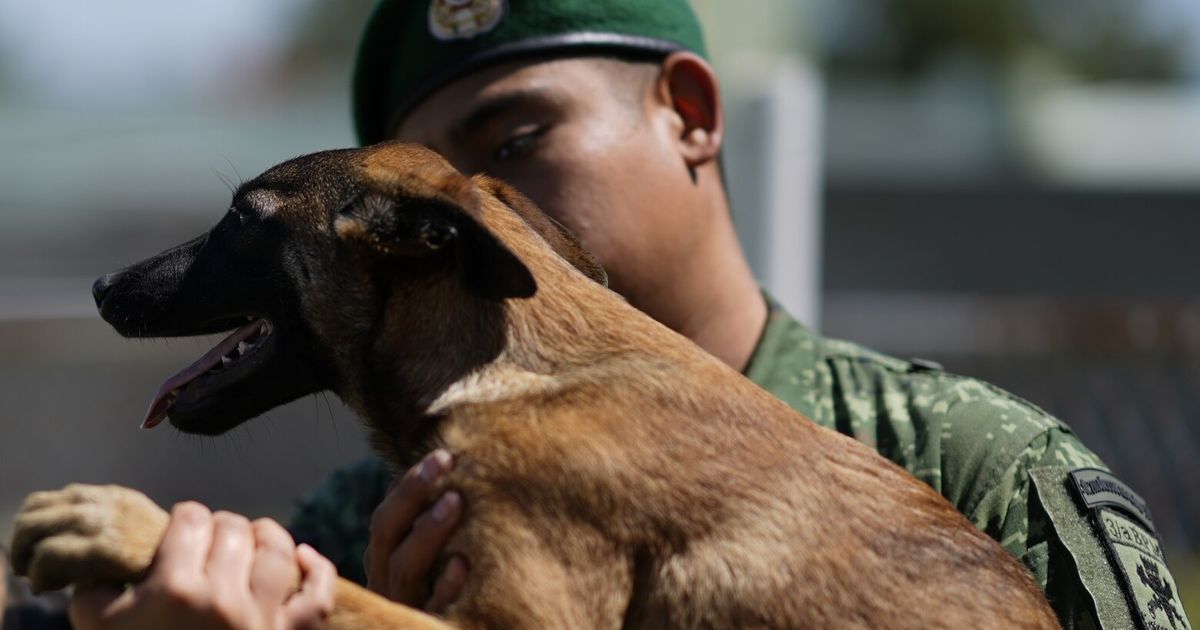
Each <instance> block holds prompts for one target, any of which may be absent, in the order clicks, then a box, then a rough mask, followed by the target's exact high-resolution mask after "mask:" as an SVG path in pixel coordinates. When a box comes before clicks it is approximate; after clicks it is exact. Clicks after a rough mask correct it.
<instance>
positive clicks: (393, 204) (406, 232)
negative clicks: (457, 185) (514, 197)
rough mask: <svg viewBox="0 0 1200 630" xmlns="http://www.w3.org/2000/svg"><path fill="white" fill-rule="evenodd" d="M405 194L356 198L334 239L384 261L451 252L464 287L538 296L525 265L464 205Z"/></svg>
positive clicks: (496, 296) (491, 295)
mask: <svg viewBox="0 0 1200 630" xmlns="http://www.w3.org/2000/svg"><path fill="white" fill-rule="evenodd" d="M404 190H405V192H404V193H401V194H399V195H384V194H381V193H377V192H366V193H363V194H360V195H359V196H357V197H356V198H355V199H354V200H352V201H351V202H350V203H348V204H346V205H345V206H344V207H343V208H342V209H341V210H340V211H339V212H338V216H337V218H336V219H335V220H334V230H335V231H336V233H337V235H338V236H339V237H340V238H341V239H342V240H343V241H345V242H353V243H356V244H359V245H364V246H366V248H367V249H368V251H370V252H373V253H374V254H375V255H378V256H382V257H385V258H402V257H415V256H426V255H431V254H435V253H440V252H448V251H453V252H454V255H455V256H456V258H457V261H458V265H459V268H460V272H461V273H462V274H463V280H464V281H465V282H466V284H467V286H468V287H469V288H470V290H471V291H473V292H475V293H476V294H478V295H480V296H482V297H485V298H488V299H493V300H502V299H505V298H525V297H530V296H532V295H533V294H534V293H536V292H537V282H536V281H535V280H534V278H533V274H532V273H530V271H529V268H528V267H526V266H525V263H523V262H521V259H520V258H518V257H517V255H516V254H514V253H513V252H512V250H510V249H509V248H508V247H507V246H506V245H504V243H502V242H500V240H499V239H497V238H496V236H495V235H494V234H492V232H491V231H490V230H488V229H487V228H486V227H485V226H483V225H482V224H481V223H479V221H477V220H476V219H475V217H474V216H472V212H471V211H470V209H469V208H465V207H463V203H462V202H463V200H461V199H455V198H451V197H449V196H447V195H444V194H432V195H423V194H422V195H412V194H409V193H411V192H413V191H412V190H411V189H404Z"/></svg>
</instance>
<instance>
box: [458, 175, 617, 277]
mask: <svg viewBox="0 0 1200 630" xmlns="http://www.w3.org/2000/svg"><path fill="white" fill-rule="evenodd" d="M475 182H476V183H477V184H479V187H480V188H482V189H483V190H485V191H487V192H489V193H491V194H492V196H494V197H495V198H496V199H499V200H500V202H501V203H503V204H504V205H506V206H508V207H509V208H512V210H513V212H516V213H517V216H519V217H521V219H522V220H524V221H525V223H526V224H528V225H529V226H530V227H532V228H533V229H534V230H535V231H537V233H538V234H541V236H542V238H544V239H546V242H547V243H549V244H550V247H551V248H552V249H553V250H554V251H555V252H557V253H558V255H559V256H562V257H563V258H564V259H566V261H567V262H569V263H571V264H572V265H574V266H575V268H576V269H578V270H579V271H581V272H583V275H585V276H587V277H589V278H591V279H592V280H593V281H595V282H598V283H600V284H601V285H603V286H608V273H607V272H605V271H604V267H602V266H601V265H600V261H599V260H596V257H595V256H593V255H592V252H590V251H588V250H587V249H586V248H585V247H584V246H583V244H582V243H580V242H579V239H578V238H576V237H575V235H574V234H572V233H571V231H570V230H568V229H567V228H566V226H564V225H563V224H561V223H559V222H558V221H555V220H554V217H551V216H550V215H548V214H546V213H545V212H542V211H541V209H540V208H538V207H537V206H536V205H534V203H533V202H532V201H530V200H529V199H528V198H527V197H526V196H525V195H522V194H521V193H520V192H518V191H517V189H516V188H513V187H512V186H510V185H508V184H506V183H504V182H502V181H500V180H498V179H492V178H490V177H486V176H483V175H476V176H475Z"/></svg>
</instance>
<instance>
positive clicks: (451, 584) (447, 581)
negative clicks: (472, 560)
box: [425, 556, 467, 613]
mask: <svg viewBox="0 0 1200 630" xmlns="http://www.w3.org/2000/svg"><path fill="white" fill-rule="evenodd" d="M466 583H467V560H466V558H463V557H462V556H454V557H452V558H450V560H449V561H448V562H447V563H446V568H445V570H443V571H442V574H441V575H439V576H438V579H437V582H436V583H435V584H434V585H433V594H432V595H430V596H429V601H427V602H425V610H426V611H427V612H431V613H440V612H442V611H444V610H446V607H447V606H449V605H450V604H452V603H454V600H456V599H458V596H459V595H460V594H461V593H462V589H463V585H464V584H466Z"/></svg>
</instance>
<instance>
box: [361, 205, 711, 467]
mask: <svg viewBox="0 0 1200 630" xmlns="http://www.w3.org/2000/svg"><path fill="white" fill-rule="evenodd" d="M485 219H486V220H487V223H488V226H489V228H491V229H492V230H493V231H494V232H496V233H497V234H500V235H502V237H503V240H504V242H505V243H506V244H507V245H508V246H509V247H510V248H512V249H513V251H515V252H516V253H517V254H518V256H519V257H520V258H521V259H522V260H523V261H524V262H525V263H526V265H527V266H528V267H529V269H530V270H531V271H532V272H533V274H534V277H535V278H536V280H537V283H538V290H537V293H536V294H535V295H534V296H532V297H530V298H520V299H508V300H504V301H503V302H495V301H489V300H485V299H483V298H476V297H466V298H464V297H463V296H462V295H461V293H454V291H456V290H457V289H456V288H451V287H450V286H447V287H446V288H445V294H444V295H443V294H435V295H433V296H432V297H430V296H427V297H426V298H425V299H426V300H429V301H431V302H432V304H430V306H436V305H442V306H443V307H442V308H432V309H422V311H423V312H424V313H426V314H428V313H429V312H430V311H434V312H437V313H438V314H439V315H438V317H437V318H429V317H421V318H418V317H415V316H413V315H411V314H412V313H413V309H411V308H396V309H388V310H389V311H391V312H395V313H398V315H396V316H395V319H393V320H391V321H389V322H387V323H386V324H385V327H384V328H385V329H384V330H382V331H381V333H382V334H381V335H380V336H379V338H380V339H381V340H382V341H381V342H382V343H385V344H387V343H391V342H392V340H402V341H401V342H400V343H403V346H400V345H391V346H387V347H383V348H377V349H376V350H375V351H374V352H373V353H372V356H375V357H378V358H379V359H378V360H380V361H388V362H390V363H389V364H387V365H374V366H367V368H366V371H367V372H368V374H371V375H373V376H372V377H371V378H372V379H376V380H375V381H374V382H368V384H367V389H366V391H368V392H370V391H374V392H378V393H382V394H383V395H377V396H369V397H367V398H366V399H365V400H363V401H361V404H354V403H351V404H352V406H354V407H356V408H358V410H359V412H360V413H361V414H363V415H364V416H366V418H367V419H368V424H369V425H370V426H371V427H372V429H373V431H372V433H373V442H374V444H375V446H376V448H377V449H382V450H383V451H384V454H385V455H389V456H394V457H389V459H390V460H392V461H398V462H406V461H410V460H411V459H412V458H413V457H414V456H415V455H417V454H419V453H420V452H422V451H423V450H424V449H425V448H427V447H428V446H429V442H430V440H432V439H433V438H434V437H435V436H436V435H437V432H438V427H439V425H440V424H441V423H442V422H444V421H446V420H447V419H450V418H452V417H453V416H454V414H455V413H456V412H457V411H459V410H462V409H465V408H469V407H472V406H477V405H488V404H495V403H504V402H507V401H512V400H518V399H523V398H536V397H542V396H548V395H551V394H553V393H555V392H560V391H562V390H564V389H567V388H571V387H574V386H576V385H578V384H579V383H581V382H586V381H588V380H591V379H594V378H596V377H597V374H599V373H601V372H603V373H607V374H611V373H613V372H614V370H615V371H619V370H620V367H619V366H620V365H621V364H623V363H625V364H627V362H629V361H637V360H644V359H646V358H648V357H653V356H655V355H663V354H673V355H677V356H675V357H674V360H682V359H685V356H683V355H687V356H688V357H690V358H691V359H692V360H715V359H711V357H708V356H707V355H705V354H704V353H703V351H700V350H699V349H698V348H695V347H694V346H693V345H692V344H690V343H687V342H686V340H685V339H683V338H682V337H678V336H677V335H673V334H671V333H669V332H668V331H666V330H665V329H664V328H663V327H662V326H661V325H660V324H658V323H656V322H654V321H653V320H652V319H650V318H649V316H647V315H645V314H643V313H641V312H640V311H638V310H637V309H635V308H633V307H632V306H630V305H629V304H628V303H626V302H625V301H624V300H623V299H622V298H621V297H620V296H618V295H617V294H615V293H613V292H611V291H609V290H608V289H606V288H604V287H603V286H601V285H600V284H598V283H596V282H594V281H592V280H591V279H589V278H587V277H586V276H584V275H583V274H582V273H580V272H579V271H578V270H577V269H575V268H574V267H573V266H572V265H571V264H570V263H568V262H567V261H566V260H564V259H563V258H562V257H560V256H559V255H557V254H556V253H555V252H554V251H553V249H551V248H550V246H549V245H548V244H547V243H546V241H545V240H544V239H542V238H541V237H540V236H539V235H538V234H537V233H536V232H535V231H534V230H533V229H531V228H530V227H529V226H528V225H527V224H526V223H525V222H523V221H522V220H521V219H520V218H519V217H517V216H516V215H514V214H513V213H511V212H508V211H506V210H504V209H503V206H500V208H490V209H489V210H488V211H487V212H486V214H485ZM394 299H407V298H403V297H398V298H394ZM464 299H466V300H467V302H466V303H462V300H464ZM676 337H678V339H676ZM429 340H436V341H434V342H433V343H430V342H429Z"/></svg>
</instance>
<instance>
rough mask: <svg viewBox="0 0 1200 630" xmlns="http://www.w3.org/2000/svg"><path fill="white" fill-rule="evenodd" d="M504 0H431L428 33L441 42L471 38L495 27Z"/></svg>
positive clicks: (502, 13) (498, 20)
mask: <svg viewBox="0 0 1200 630" xmlns="http://www.w3.org/2000/svg"><path fill="white" fill-rule="evenodd" d="M505 4H506V2H505V0H432V2H430V3H429V32H430V33H432V34H433V36H434V37H436V38H438V39H440V40H442V41H450V40H454V39H470V38H472V37H475V36H476V35H482V34H484V33H487V32H489V31H491V30H492V29H494V28H496V25H497V24H499V23H500V19H501V18H503V17H504V11H505Z"/></svg>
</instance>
